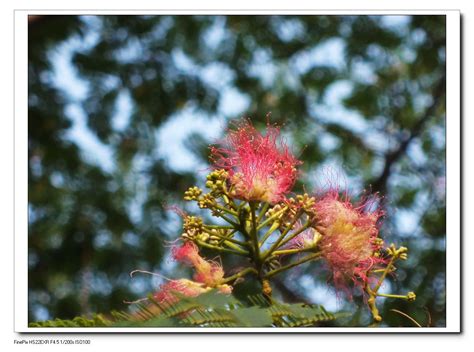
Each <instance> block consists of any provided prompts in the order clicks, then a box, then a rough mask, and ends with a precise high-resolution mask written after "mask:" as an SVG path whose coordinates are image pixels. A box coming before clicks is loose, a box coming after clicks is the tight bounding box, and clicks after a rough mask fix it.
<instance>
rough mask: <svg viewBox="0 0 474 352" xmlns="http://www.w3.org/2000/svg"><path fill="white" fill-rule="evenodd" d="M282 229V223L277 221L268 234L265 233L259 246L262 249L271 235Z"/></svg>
mask: <svg viewBox="0 0 474 352" xmlns="http://www.w3.org/2000/svg"><path fill="white" fill-rule="evenodd" d="M279 227H280V223H279V222H277V221H275V222H274V223H273V224H272V226H271V227H270V228H269V229H268V231H267V232H265V234H264V235H263V237H262V239H261V240H260V243H259V244H258V246H259V247H262V246H263V244H264V243H265V241H266V240H267V239H268V237H270V235H271V234H272V233H273V232H275V231H276V230H278V228H279Z"/></svg>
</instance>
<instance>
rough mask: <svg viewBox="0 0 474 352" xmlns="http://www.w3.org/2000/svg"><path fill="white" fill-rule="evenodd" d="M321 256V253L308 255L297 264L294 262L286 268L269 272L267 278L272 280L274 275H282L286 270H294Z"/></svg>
mask: <svg viewBox="0 0 474 352" xmlns="http://www.w3.org/2000/svg"><path fill="white" fill-rule="evenodd" d="M320 256H321V253H319V252H318V253H314V254H311V255H308V256H306V257H304V258H302V259H300V260H297V261H295V262H293V263H290V264H288V265H285V266H282V267H280V268H278V269H275V270H272V271H269V272H268V273H267V274H266V275H265V278H266V279H268V278H270V277H272V276H274V275H276V274H279V273H281V272H282V271H285V270H288V269H291V268H293V267H295V266H298V265H300V264H303V263H306V262H309V261H310V260H313V259H316V258H318V257H320Z"/></svg>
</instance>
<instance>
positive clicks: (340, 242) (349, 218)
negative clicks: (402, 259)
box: [314, 191, 384, 291]
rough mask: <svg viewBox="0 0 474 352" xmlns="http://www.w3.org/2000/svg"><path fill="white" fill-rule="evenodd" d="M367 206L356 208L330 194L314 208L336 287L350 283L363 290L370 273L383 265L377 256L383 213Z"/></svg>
mask: <svg viewBox="0 0 474 352" xmlns="http://www.w3.org/2000/svg"><path fill="white" fill-rule="evenodd" d="M367 207H368V206H367V203H361V204H359V205H353V204H352V203H351V202H350V200H349V199H341V197H340V196H339V194H338V192H337V191H330V192H328V193H327V194H326V195H325V196H323V197H322V198H321V199H319V200H318V201H317V202H316V204H315V206H314V210H315V212H316V228H317V230H318V231H319V232H320V233H321V234H322V238H321V240H320V242H319V247H320V250H321V253H322V256H323V258H324V259H325V260H326V261H327V263H328V264H329V267H330V268H331V270H332V273H333V280H334V283H335V285H336V287H337V288H347V283H348V282H350V281H352V282H353V283H354V284H355V285H356V286H359V287H363V286H364V285H365V284H366V283H368V280H369V278H368V276H367V273H368V271H369V270H370V269H372V268H373V267H374V265H377V264H380V263H383V262H384V259H381V258H380V256H379V255H378V254H377V251H378V250H379V249H380V248H381V246H382V241H381V240H380V239H379V238H378V235H379V228H378V221H379V219H380V217H381V216H382V215H383V211H381V210H380V209H375V210H370V209H367ZM346 291H347V290H346Z"/></svg>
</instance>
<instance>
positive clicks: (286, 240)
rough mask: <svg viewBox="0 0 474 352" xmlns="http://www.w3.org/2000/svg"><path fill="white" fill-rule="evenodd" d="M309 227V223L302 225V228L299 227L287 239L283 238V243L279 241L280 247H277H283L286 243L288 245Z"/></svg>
mask: <svg viewBox="0 0 474 352" xmlns="http://www.w3.org/2000/svg"><path fill="white" fill-rule="evenodd" d="M310 226H311V221H309V220H308V221H307V222H306V224H304V225H303V226H302V227H300V228H299V229H298V230H296V231H295V232H293V233H292V234H291V235H290V236H288V238H285V239H284V240H283V241H281V243H280V245H279V246H278V247H281V246H283V245H285V244H286V243H288V242H289V241H291V240H292V239H293V238H295V237H296V236H298V235H299V234H300V233H302V232H304V231H305V230H307V229H308V228H309V227H310Z"/></svg>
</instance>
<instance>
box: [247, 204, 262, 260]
mask: <svg viewBox="0 0 474 352" xmlns="http://www.w3.org/2000/svg"><path fill="white" fill-rule="evenodd" d="M249 205H250V216H251V220H252V228H251V229H250V239H251V240H252V243H253V252H254V260H255V264H257V266H260V261H261V260H260V259H261V258H260V247H259V245H258V238H257V219H256V214H255V208H256V203H255V202H252V201H251V202H249Z"/></svg>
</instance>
